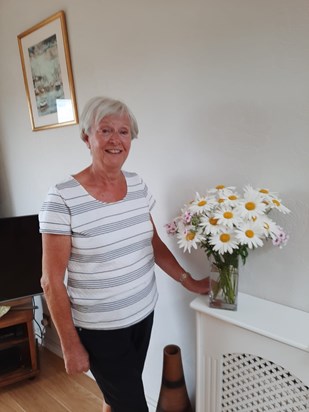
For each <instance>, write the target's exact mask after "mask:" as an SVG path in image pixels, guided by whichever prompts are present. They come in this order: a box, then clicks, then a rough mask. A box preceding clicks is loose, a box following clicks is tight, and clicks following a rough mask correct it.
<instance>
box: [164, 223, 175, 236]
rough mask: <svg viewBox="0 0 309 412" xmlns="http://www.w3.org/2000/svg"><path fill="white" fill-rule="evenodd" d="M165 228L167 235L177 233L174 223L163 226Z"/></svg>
mask: <svg viewBox="0 0 309 412" xmlns="http://www.w3.org/2000/svg"><path fill="white" fill-rule="evenodd" d="M165 228H166V232H167V234H168V235H174V234H175V233H177V225H176V222H175V221H173V222H171V223H167V224H166V225H165Z"/></svg>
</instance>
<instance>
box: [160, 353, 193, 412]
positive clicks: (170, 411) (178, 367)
mask: <svg viewBox="0 0 309 412" xmlns="http://www.w3.org/2000/svg"><path fill="white" fill-rule="evenodd" d="M156 412H193V409H192V406H191V403H190V399H189V396H188V392H187V388H186V382H185V378H184V373H183V367H182V359H181V351H180V348H179V347H178V346H177V345H167V346H165V348H164V350H163V371H162V384H161V389H160V395H159V400H158V405H157V409H156Z"/></svg>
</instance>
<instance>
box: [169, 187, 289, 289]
mask: <svg viewBox="0 0 309 412" xmlns="http://www.w3.org/2000/svg"><path fill="white" fill-rule="evenodd" d="M273 211H278V212H281V213H283V214H286V213H289V212H290V210H289V209H288V208H287V207H285V206H284V205H283V204H282V202H281V199H280V198H279V197H278V195H277V194H276V193H273V192H270V191H269V190H268V189H263V188H258V189H254V188H253V187H251V186H250V185H248V186H245V187H244V189H243V193H242V194H239V193H238V192H237V190H236V188H235V187H232V186H231V187H225V186H222V185H220V186H217V187H216V188H214V189H210V190H208V192H207V193H206V194H205V195H200V194H199V193H196V195H195V198H194V200H192V201H191V202H190V203H188V204H187V205H185V206H184V207H183V209H181V213H180V215H179V216H177V217H176V218H174V219H173V221H172V222H171V223H168V224H167V225H165V226H166V230H167V233H168V234H170V235H174V236H176V238H177V240H178V245H179V247H180V248H183V251H184V252H185V251H188V252H189V253H190V252H191V249H192V248H194V249H197V247H201V248H202V249H204V250H205V252H206V254H207V256H208V258H212V261H213V263H214V265H215V266H216V268H217V269H218V270H219V272H221V274H222V276H223V273H226V272H225V269H226V268H228V267H235V268H238V261H239V257H240V258H241V259H242V262H243V264H244V263H245V262H246V258H247V256H248V252H249V249H254V248H258V247H262V246H263V245H264V243H265V241H266V240H271V241H272V243H273V245H275V246H279V247H283V246H284V245H286V243H287V241H288V238H289V237H288V235H287V234H286V233H285V231H284V230H283V228H282V227H281V226H279V225H278V224H277V223H276V222H275V221H274V220H273V219H272V218H271V217H270V216H271V214H272V212H273ZM221 282H222V285H221V284H219V286H218V287H219V288H220V287H222V286H226V285H224V283H225V281H223V278H222V277H221Z"/></svg>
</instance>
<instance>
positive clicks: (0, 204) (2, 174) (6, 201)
mask: <svg viewBox="0 0 309 412" xmlns="http://www.w3.org/2000/svg"><path fill="white" fill-rule="evenodd" d="M11 210H12V202H11V196H10V190H9V185H8V179H7V173H6V169H5V159H4V155H3V150H2V147H1V145H0V217H5V216H8V215H9V213H10V211H11Z"/></svg>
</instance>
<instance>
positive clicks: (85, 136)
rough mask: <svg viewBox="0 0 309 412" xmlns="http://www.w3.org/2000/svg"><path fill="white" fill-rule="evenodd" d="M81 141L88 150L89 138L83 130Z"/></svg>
mask: <svg viewBox="0 0 309 412" xmlns="http://www.w3.org/2000/svg"><path fill="white" fill-rule="evenodd" d="M83 141H84V142H85V143H86V145H87V147H88V149H90V144H89V136H88V135H87V133H85V131H84V130H83Z"/></svg>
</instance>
